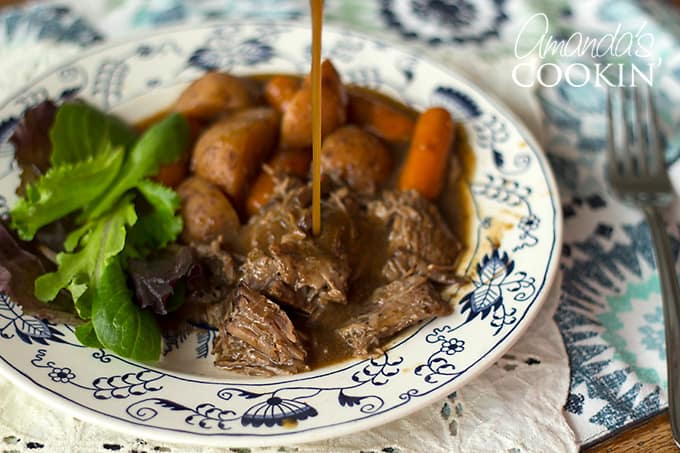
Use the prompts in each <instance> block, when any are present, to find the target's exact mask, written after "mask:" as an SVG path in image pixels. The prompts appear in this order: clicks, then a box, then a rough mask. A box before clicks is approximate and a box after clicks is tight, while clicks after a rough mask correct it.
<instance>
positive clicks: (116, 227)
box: [35, 197, 137, 319]
mask: <svg viewBox="0 0 680 453" xmlns="http://www.w3.org/2000/svg"><path fill="white" fill-rule="evenodd" d="M136 221H137V214H136V213H135V209H134V205H133V203H132V199H131V197H124V198H123V199H122V200H120V202H119V203H118V204H117V205H116V206H115V207H114V209H113V210H111V211H110V212H108V213H107V215H105V216H103V217H101V218H100V219H98V220H97V221H95V222H91V223H89V224H88V225H86V227H83V228H81V229H80V230H77V232H76V233H72V235H73V234H76V235H77V240H74V239H73V237H70V238H68V239H67V242H68V243H69V245H72V246H73V248H75V247H76V246H77V245H80V249H79V250H77V251H75V252H71V253H69V252H63V253H60V254H58V255H57V270H56V272H51V273H48V274H44V275H41V276H40V277H38V278H37V279H36V281H35V295H36V297H37V298H38V299H39V300H41V301H43V302H47V301H50V300H53V299H54V298H55V297H56V295H57V293H58V292H59V291H60V290H61V289H62V288H66V289H68V290H69V291H70V292H71V295H72V297H73V300H74V302H75V304H76V309H77V310H78V313H79V314H81V316H83V315H84V314H85V315H86V314H88V313H89V307H87V306H83V304H82V303H80V304H79V299H80V297H81V296H82V295H83V294H84V293H85V292H86V291H87V290H88V289H89V288H90V286H95V287H96V283H97V282H98V281H99V279H100V278H101V275H102V273H103V272H104V269H105V268H106V266H107V265H108V264H109V261H110V260H111V259H112V258H113V257H115V256H116V255H118V254H119V253H120V252H121V250H123V247H124V246H125V238H126V227H127V226H132V225H134V224H135V222H136ZM73 248H72V250H73ZM91 289H93V288H91ZM86 299H90V297H87V298H86ZM83 317H84V318H85V319H87V317H86V316H83Z"/></svg>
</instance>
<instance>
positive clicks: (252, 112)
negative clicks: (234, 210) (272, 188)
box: [191, 107, 280, 206]
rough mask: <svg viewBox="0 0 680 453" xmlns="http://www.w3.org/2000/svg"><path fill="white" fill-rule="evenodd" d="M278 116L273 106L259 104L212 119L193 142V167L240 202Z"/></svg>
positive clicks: (265, 153) (271, 145)
mask: <svg viewBox="0 0 680 453" xmlns="http://www.w3.org/2000/svg"><path fill="white" fill-rule="evenodd" d="M279 118H280V117H279V114H278V112H276V111H275V110H274V109H271V108H268V107H259V108H253V109H248V110H243V111H240V112H238V113H234V114H232V115H229V116H228V117H226V118H224V119H222V120H220V121H218V122H216V123H215V124H213V125H212V126H211V127H209V128H208V129H207V130H206V131H205V132H204V133H203V134H202V135H201V136H200V137H199V139H198V141H197V142H196V146H195V147H194V154H193V158H192V163H191V166H192V169H193V171H194V172H195V173H196V174H197V175H198V176H201V177H202V178H204V179H206V180H207V181H210V182H211V183H213V184H215V185H217V186H218V187H220V188H221V189H222V190H223V191H224V192H225V193H226V194H227V195H228V196H229V197H230V198H231V201H232V202H233V203H235V204H236V205H237V206H241V203H242V202H243V201H244V198H245V196H246V194H247V191H248V185H249V184H250V182H251V181H252V179H253V178H254V177H255V176H256V175H257V173H258V172H259V170H260V166H261V165H262V163H263V162H264V161H265V159H266V158H267V157H268V156H269V154H270V152H271V150H272V149H273V148H274V146H275V144H276V139H277V134H278V128H279Z"/></svg>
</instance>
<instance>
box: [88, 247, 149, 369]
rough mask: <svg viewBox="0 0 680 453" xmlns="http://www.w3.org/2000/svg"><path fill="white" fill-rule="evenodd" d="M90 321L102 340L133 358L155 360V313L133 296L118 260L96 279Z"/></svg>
mask: <svg viewBox="0 0 680 453" xmlns="http://www.w3.org/2000/svg"><path fill="white" fill-rule="evenodd" d="M92 324H93V326H94V330H95V332H96V336H97V339H98V340H99V342H101V344H102V345H103V346H104V347H106V348H107V349H110V350H111V351H113V352H115V353H116V354H120V355H122V356H123V357H129V358H131V359H133V360H140V361H144V362H147V361H153V360H158V358H159V357H160V354H161V331H160V328H159V327H158V324H157V323H156V318H154V315H153V314H152V313H151V312H150V311H148V310H143V309H141V308H140V307H139V305H137V304H135V303H134V302H133V300H132V293H131V291H130V289H129V288H128V287H127V285H126V283H125V274H124V273H123V269H122V268H121V266H120V263H119V260H117V259H116V260H112V261H111V263H109V265H108V266H107V267H106V269H105V271H104V273H103V274H102V276H101V279H100V280H99V283H98V286H97V291H96V294H95V297H94V302H93V305H92Z"/></svg>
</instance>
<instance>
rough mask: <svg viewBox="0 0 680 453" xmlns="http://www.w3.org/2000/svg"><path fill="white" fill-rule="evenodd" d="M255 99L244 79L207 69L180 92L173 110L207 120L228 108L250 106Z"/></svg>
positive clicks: (188, 116)
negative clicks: (207, 70)
mask: <svg viewBox="0 0 680 453" xmlns="http://www.w3.org/2000/svg"><path fill="white" fill-rule="evenodd" d="M254 102H255V100H254V96H253V95H252V93H251V91H250V87H249V86H248V84H247V83H246V82H245V81H244V80H243V79H240V78H238V77H234V76H231V75H229V74H224V73H222V72H208V73H206V74H205V75H204V76H203V77H201V78H200V79H197V80H196V81H194V82H193V83H192V84H191V85H189V86H188V87H187V88H186V89H185V90H184V91H183V92H182V94H181V95H180V97H179V99H177V102H176V103H175V107H174V109H173V110H174V111H176V112H179V113H181V114H182V115H184V116H186V117H187V118H196V119H202V120H209V119H211V118H214V117H216V116H217V115H219V114H221V113H224V112H227V111H229V110H234V109H241V108H246V107H252V106H253V105H254Z"/></svg>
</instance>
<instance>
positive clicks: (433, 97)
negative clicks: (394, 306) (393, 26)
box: [0, 23, 561, 446]
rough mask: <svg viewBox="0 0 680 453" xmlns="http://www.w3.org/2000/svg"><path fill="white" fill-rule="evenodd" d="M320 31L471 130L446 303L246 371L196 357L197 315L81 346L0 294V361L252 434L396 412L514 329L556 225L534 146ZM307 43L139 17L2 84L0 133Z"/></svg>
mask: <svg viewBox="0 0 680 453" xmlns="http://www.w3.org/2000/svg"><path fill="white" fill-rule="evenodd" d="M324 47H325V50H326V52H327V53H328V54H329V55H335V56H337V58H336V59H335V61H336V64H337V65H338V67H339V70H340V73H341V74H343V76H345V77H346V78H347V80H354V81H357V80H358V81H362V82H365V83H368V84H370V85H371V86H372V87H373V88H375V89H378V90H380V91H383V92H385V93H386V94H389V95H392V96H395V97H397V98H399V99H402V100H404V101H408V102H411V103H413V104H414V105H416V106H419V107H422V106H424V105H427V104H429V103H431V102H432V101H437V102H439V103H441V104H443V105H444V106H446V107H448V108H449V109H450V110H451V111H452V113H453V114H454V115H456V117H457V118H458V119H459V121H460V122H461V124H462V126H461V127H462V128H463V130H464V131H465V133H466V134H467V135H468V136H469V142H470V143H471V144H475V154H476V156H475V157H476V160H477V169H476V171H475V173H474V175H473V176H472V179H471V180H470V181H469V184H468V186H467V188H466V191H467V192H468V195H469V198H470V199H471V201H472V207H473V212H472V214H473V225H472V234H471V237H470V245H471V247H470V248H469V250H468V251H467V253H466V254H465V256H463V257H462V259H461V271H466V272H468V273H469V275H470V276H471V277H473V278H472V282H471V283H470V284H469V285H466V286H463V287H451V288H448V289H447V290H446V291H445V294H446V295H447V297H450V298H451V301H452V303H454V304H456V305H455V310H454V314H453V315H451V316H449V317H445V318H438V319H434V320H430V321H428V322H425V323H422V324H420V325H418V326H415V327H413V328H411V329H409V330H408V331H407V332H405V333H404V334H403V335H400V336H398V337H397V338H395V339H394V340H393V341H392V342H391V343H390V344H388V345H387V347H386V350H385V353H384V355H382V356H380V357H374V358H371V359H366V360H354V361H347V362H344V363H340V364H336V365H334V366H330V367H326V368H323V369H319V370H315V371H312V372H308V373H303V374H300V375H296V376H288V377H286V376H284V377H275V378H267V379H259V378H247V377H243V376H236V375H233V374H228V373H225V372H222V371H220V370H217V369H215V368H214V367H213V366H212V361H211V359H210V348H211V343H212V340H213V339H214V336H215V331H214V329H212V328H211V327H210V326H193V328H192V330H187V331H186V332H183V333H181V334H179V335H176V336H175V337H168V338H166V341H165V346H166V347H165V355H164V356H163V358H162V359H161V361H160V362H159V363H158V364H155V365H154V366H149V365H145V364H141V363H135V362H131V361H128V360H125V359H122V358H120V357H117V356H115V355H113V354H110V353H108V352H107V351H103V350H98V349H90V348H85V347H82V346H80V345H79V344H78V342H77V340H76V339H75V336H74V335H73V329H72V328H71V327H69V326H64V325H51V324H48V323H45V322H43V321H41V320H37V319H35V318H31V317H27V316H24V315H23V314H22V313H21V311H20V309H19V308H18V307H17V306H16V305H14V304H13V303H12V302H11V301H10V300H9V299H8V298H7V297H0V332H1V333H2V335H0V370H1V371H2V372H3V373H5V374H7V375H8V376H9V377H10V378H12V379H14V380H16V381H21V382H22V383H24V384H26V385H29V386H32V387H34V388H35V389H36V390H37V391H39V392H41V393H42V394H43V395H45V396H46V397H47V398H48V399H50V400H52V401H55V402H57V401H58V402H59V403H60V404H61V405H62V406H64V407H66V408H68V409H69V410H70V411H72V412H74V413H75V414H76V415H80V416H84V417H87V418H89V419H91V420H94V421H100V422H105V423H107V424H108V425H110V426H114V427H116V428H118V429H122V430H126V431H134V432H137V433H139V435H140V436H144V437H156V438H163V439H165V440H179V441H185V442H193V443H206V444H215V445H224V444H229V445H231V446H239V445H247V446H253V445H264V444H278V443H280V442H282V441H284V440H285V441H286V442H296V441H310V440H313V439H318V438H322V437H328V436H334V435H340V434H342V433H346V432H350V431H354V430H358V429H363V428H365V427H368V426H372V425H374V424H378V423H384V422H387V421H389V420H392V419H395V418H398V417H400V416H403V415H405V414H407V413H408V412H411V411H413V410H415V409H417V408H419V407H421V406H422V405H423V404H426V403H427V402H429V401H431V400H434V399H436V398H438V397H440V396H444V395H446V394H448V393H450V392H451V390H452V389H453V388H455V387H457V386H459V385H463V384H464V383H465V382H467V381H468V380H469V379H472V378H474V376H475V375H477V374H478V373H479V372H481V371H482V370H483V369H484V368H485V367H487V366H489V365H490V364H491V363H493V361H494V360H495V359H496V358H497V357H498V356H499V355H500V354H502V353H503V352H504V351H505V350H506V349H507V348H508V347H509V346H510V345H511V344H512V342H513V341H515V340H516V339H517V338H518V336H519V335H520V334H521V332H522V330H524V329H525V328H526V327H527V326H528V324H529V323H530V321H531V319H532V318H533V317H534V316H535V314H536V313H537V311H538V309H539V307H540V303H541V301H542V300H543V298H544V297H545V295H546V290H547V288H548V287H549V284H550V282H551V280H552V277H553V276H554V274H555V272H556V269H557V267H556V257H557V251H558V250H559V243H560V237H561V226H560V222H561V218H560V211H559V210H558V208H557V198H556V191H555V185H554V181H553V179H552V175H551V174H550V171H549V169H548V166H547V162H546V160H545V158H544V157H543V155H542V154H541V151H540V150H539V149H538V148H537V146H536V144H535V143H534V142H533V140H532V139H531V137H529V136H528V135H527V133H526V132H525V131H524V129H523V128H522V126H521V125H519V124H518V123H517V122H516V121H515V120H514V119H513V118H512V117H511V116H508V114H506V113H505V111H504V109H503V108H502V107H499V106H497V105H495V104H494V103H493V102H492V101H491V100H489V99H487V98H486V96H485V95H484V94H483V93H481V92H480V91H479V90H477V89H476V88H474V87H473V86H472V85H471V84H469V83H468V82H466V81H465V80H463V79H462V78H460V77H458V76H457V75H455V74H453V73H451V72H448V71H446V70H444V69H441V68H439V67H437V66H434V65H431V64H430V63H428V62H427V61H423V60H422V59H419V58H418V57H415V56H412V55H408V54H405V53H403V52H402V51H400V50H398V49H395V48H393V47H391V46H389V45H388V44H386V43H384V42H380V41H376V40H373V39H369V38H366V37H363V36H361V35H358V34H354V33H350V32H346V31H340V30H334V29H333V28H332V27H327V28H326V30H325V35H324ZM308 55H309V30H308V28H307V27H305V26H301V25H296V24H285V23H276V24H244V23H240V24H222V25H203V26H196V25H194V26H192V27H191V28H186V27H185V28H176V29H168V30H163V31H158V32H154V33H153V34H150V35H149V36H148V37H146V38H135V39H131V40H129V41H127V42H122V43H119V44H116V45H110V46H107V47H103V48H100V49H96V50H94V51H92V52H90V53H88V54H86V55H84V56H82V57H80V58H78V59H76V60H74V61H72V62H69V63H66V64H64V65H62V66H61V67H58V68H56V69H55V70H54V71H53V72H51V73H50V74H47V75H46V76H44V77H42V78H41V79H38V80H36V81H34V82H33V83H32V84H31V85H30V86H28V87H26V88H25V89H23V90H21V91H20V92H19V93H17V94H15V95H14V96H11V97H10V98H9V100H8V101H7V102H6V103H5V104H3V105H0V124H3V125H4V126H3V131H4V132H3V137H5V138H6V137H7V136H8V134H9V133H10V131H11V129H12V127H13V120H12V118H18V117H19V115H20V114H21V112H22V111H23V110H24V109H25V108H27V107H29V106H30V105H32V104H34V103H36V102H39V101H40V100H42V99H45V98H51V99H57V100H58V99H61V98H63V97H64V96H65V94H64V93H66V94H67V95H69V96H72V95H74V94H77V95H78V96H80V97H82V98H84V99H86V100H87V101H89V102H92V103H94V104H96V105H99V106H101V107H103V108H106V109H111V110H113V111H115V112H117V113H118V114H120V115H122V116H123V117H126V118H128V119H130V120H132V121H134V120H136V119H141V118H142V117H144V116H147V115H150V114H152V113H154V111H157V110H159V109H161V108H163V107H165V106H167V105H168V104H169V103H170V102H172V99H174V97H175V96H177V94H178V93H179V92H180V91H181V89H182V88H183V87H184V86H186V84H187V83H188V82H189V81H191V80H193V79H194V78H196V77H198V76H199V75H200V74H202V73H203V72H204V71H205V70H212V69H219V70H229V71H233V72H234V73H257V72H259V73H272V72H302V71H305V70H306V68H307V67H308V58H309V56H308ZM7 146H8V145H3V147H4V148H3V149H8V148H7ZM518 156H525V157H527V158H526V159H524V157H522V158H519V157H518ZM516 162H520V164H519V165H513V163H516ZM3 166H4V167H3ZM17 171H18V170H17V169H16V168H15V167H14V166H13V165H12V158H11V154H8V155H7V156H5V157H4V158H3V155H0V176H3V175H4V176H3V177H2V178H0V195H1V196H3V197H5V198H6V200H5V205H11V204H12V203H13V202H14V195H13V191H14V187H15V184H16V180H17V179H16V178H17ZM501 227H502V228H501ZM461 302H462V303H461ZM470 345H474V347H470Z"/></svg>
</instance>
